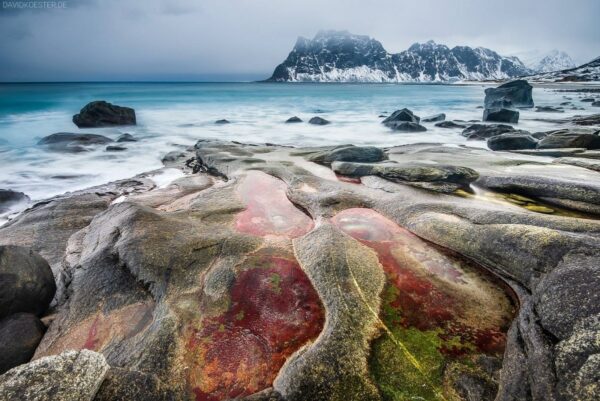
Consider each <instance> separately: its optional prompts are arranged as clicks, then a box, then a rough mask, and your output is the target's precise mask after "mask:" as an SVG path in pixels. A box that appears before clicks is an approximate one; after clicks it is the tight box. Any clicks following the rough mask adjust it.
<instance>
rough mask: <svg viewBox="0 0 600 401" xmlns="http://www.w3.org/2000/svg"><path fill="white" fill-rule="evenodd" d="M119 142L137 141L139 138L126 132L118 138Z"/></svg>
mask: <svg viewBox="0 0 600 401" xmlns="http://www.w3.org/2000/svg"><path fill="white" fill-rule="evenodd" d="M117 142H137V139H135V138H134V137H133V135H131V134H127V133H125V134H123V135H121V136H120V137H118V138H117Z"/></svg>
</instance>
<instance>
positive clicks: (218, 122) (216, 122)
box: [215, 118, 231, 125]
mask: <svg viewBox="0 0 600 401" xmlns="http://www.w3.org/2000/svg"><path fill="white" fill-rule="evenodd" d="M215 124H219V125H223V124H231V122H230V121H229V120H226V119H224V118H223V119H221V120H217V121H215Z"/></svg>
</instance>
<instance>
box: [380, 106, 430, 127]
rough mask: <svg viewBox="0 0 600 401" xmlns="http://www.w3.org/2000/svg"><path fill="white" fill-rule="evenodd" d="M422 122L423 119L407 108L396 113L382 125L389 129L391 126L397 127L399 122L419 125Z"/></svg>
mask: <svg viewBox="0 0 600 401" xmlns="http://www.w3.org/2000/svg"><path fill="white" fill-rule="evenodd" d="M420 121H421V119H420V118H419V117H418V116H416V115H414V113H413V112H412V111H410V110H409V109H407V108H404V109H401V110H396V111H394V112H393V113H392V115H390V116H389V117H387V118H386V119H385V120H383V121H382V122H381V123H382V124H383V125H386V126H388V127H389V126H391V125H395V123H397V122H410V123H416V124H418V123H419V122H420Z"/></svg>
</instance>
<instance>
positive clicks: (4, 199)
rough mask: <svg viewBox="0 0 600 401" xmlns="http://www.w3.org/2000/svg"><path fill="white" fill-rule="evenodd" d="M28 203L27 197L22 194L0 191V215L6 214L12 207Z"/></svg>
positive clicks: (5, 190)
mask: <svg viewBox="0 0 600 401" xmlns="http://www.w3.org/2000/svg"><path fill="white" fill-rule="evenodd" d="M29 201H30V199H29V196H27V195H25V194H24V193H23V192H17V191H12V190H10V189H0V213H6V212H7V211H8V210H9V209H10V208H11V207H12V206H14V205H16V204H18V203H25V202H29Z"/></svg>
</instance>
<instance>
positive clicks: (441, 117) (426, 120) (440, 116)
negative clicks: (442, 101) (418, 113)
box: [421, 113, 446, 123]
mask: <svg viewBox="0 0 600 401" xmlns="http://www.w3.org/2000/svg"><path fill="white" fill-rule="evenodd" d="M445 119H446V114H444V113H439V114H434V115H432V116H427V117H423V118H422V119H421V122H423V123H433V122H437V121H444V120H445Z"/></svg>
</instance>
